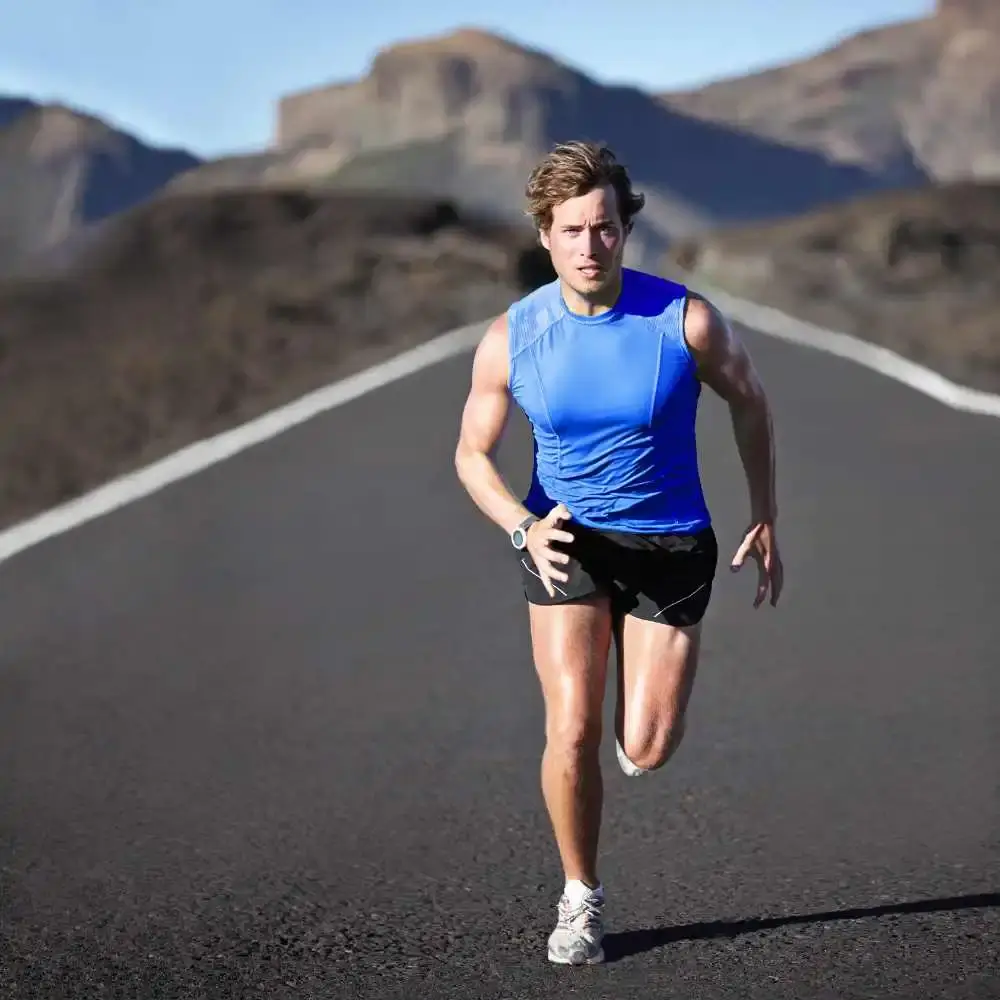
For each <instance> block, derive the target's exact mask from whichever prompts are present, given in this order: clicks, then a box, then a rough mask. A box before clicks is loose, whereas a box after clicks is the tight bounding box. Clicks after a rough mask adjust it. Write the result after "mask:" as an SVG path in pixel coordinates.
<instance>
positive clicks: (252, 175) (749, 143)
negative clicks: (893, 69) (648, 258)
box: [176, 29, 922, 255]
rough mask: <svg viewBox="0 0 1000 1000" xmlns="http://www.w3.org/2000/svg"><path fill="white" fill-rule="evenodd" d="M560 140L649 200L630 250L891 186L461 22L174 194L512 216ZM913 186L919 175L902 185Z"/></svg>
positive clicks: (392, 52)
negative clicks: (201, 191)
mask: <svg viewBox="0 0 1000 1000" xmlns="http://www.w3.org/2000/svg"><path fill="white" fill-rule="evenodd" d="M568 138H590V139H594V140H599V141H604V142H607V143H608V144H609V145H611V146H612V147H613V148H614V149H615V151H616V152H617V153H618V154H619V156H620V157H621V158H622V159H623V160H624V161H625V162H626V163H627V164H628V166H629V167H630V169H631V172H632V174H633V176H634V178H635V181H636V183H637V184H638V185H639V186H640V187H641V189H642V190H644V191H645V192H646V193H647V195H648V207H647V209H646V210H645V212H644V213H643V218H642V221H641V224H640V226H639V227H638V228H637V233H636V240H635V242H636V244H637V249H638V250H639V252H640V254H642V253H643V252H646V253H652V254H654V255H658V254H659V253H660V252H661V251H662V249H663V247H664V246H665V245H666V243H667V242H668V241H669V240H670V239H671V238H674V237H677V236H679V235H684V234H687V233H692V232H698V231H701V230H703V229H705V228H706V227H709V226H712V225H716V224H718V223H720V222H733V221H744V220H748V219H756V218H770V217H777V216H783V215H789V214H794V213H797V212H801V211H805V210H807V209H809V208H812V207H815V206H817V205H820V204H824V203H828V202H833V201H837V200H840V199H843V198H845V197H849V196H851V195H855V194H858V193H862V192H867V191H873V190H880V189H882V188H884V187H885V186H886V185H887V184H888V183H890V181H891V179H890V178H887V177H886V176H883V175H882V174H881V173H880V172H878V171H873V170H869V169H867V168H865V167H857V166H850V165H842V164H836V163H831V162H829V161H828V160H827V159H826V158H825V157H824V156H823V155H821V154H818V153H816V152H814V151H811V150H801V149H792V148H789V147H787V146H785V145H782V144H781V143H779V142H776V141H773V140H770V139H765V138H761V137H758V136H754V135H749V134H743V133H741V132H739V131H737V130H734V129H732V128H730V127H728V126H722V125H717V124H714V123H711V122H705V121H701V120H699V119H698V118H696V117H693V116H690V115H687V114H685V113H682V112H678V111H675V110H672V109H670V108H668V107H666V106H665V105H664V104H663V103H662V102H660V101H658V100H656V99H655V98H654V97H652V96H650V95H648V94H645V93H643V92H641V91H639V90H637V89H634V88H630V87H619V86H605V85H602V84H600V83H598V82H597V81H595V80H594V79H592V78H591V77H589V76H587V75H585V74H583V73H581V72H578V71H576V70H574V69H571V68H570V67H568V66H566V65H564V64H562V63H560V62H559V61H557V60H555V59H553V58H552V57H551V56H549V55H547V54H545V53H544V52H539V51H536V50H533V49H528V48H525V47H523V46H521V45H517V44H515V43H514V42H512V41H510V40H508V39H505V38H503V37H500V36H498V35H495V34H491V33H489V32H485V31H480V30H475V29H463V30H459V31H456V32H453V33H451V34H448V35H444V36H438V37H432V38H425V39H418V40H414V41H409V42H405V43H402V44H398V45H393V46H391V47H389V48H386V49H383V50H381V51H379V52H378V53H376V55H375V57H374V59H373V61H372V63H371V66H370V68H369V72H368V73H367V75H365V76H364V77H363V78H362V79H360V80H355V81H348V82H341V83H335V84H332V85H328V86H321V87H318V88H315V89H312V90H309V91H306V92H303V93H297V94H291V95H287V96H285V97H284V98H282V99H281V101H280V102H279V107H278V118H277V127H276V135H275V139H274V142H273V143H272V145H271V147H270V148H269V149H267V150H265V151H262V152H261V153H260V154H258V155H256V156H250V157H236V158H229V159H228V160H227V161H225V162H221V163H214V164H210V165H208V166H206V167H204V168H201V169H199V170H195V171H192V172H190V173H188V174H186V175H184V177H182V178H181V179H180V181H179V182H178V184H177V185H176V186H177V188H178V189H180V190H194V189H196V188H199V187H212V188H219V187H226V186H231V185H241V184H246V183H248V182H249V183H263V184H267V183H287V182H289V181H293V180H296V181H303V180H305V181H308V182H309V183H318V184H323V185H332V186H335V187H341V188H345V187H351V188H358V187H367V188H386V189H395V190H399V189H402V190H406V191H410V192H418V193H429V194H433V195H439V196H450V197H456V198H458V199H460V200H461V201H463V202H464V203H468V204H471V205H474V206H476V207H481V208H490V209H491V210H493V211H495V212H498V213H499V214H502V215H506V216H510V217H520V216H521V213H522V209H523V191H524V185H525V182H526V180H527V173H528V171H529V170H530V167H531V166H532V164H533V163H534V162H535V161H536V160H537V159H538V157H539V156H541V155H542V154H543V153H544V152H546V151H547V150H548V149H549V148H550V147H551V146H552V144H553V143H555V142H556V141H558V140H561V139H568ZM921 179H922V175H921V174H920V172H919V171H916V170H915V171H913V173H912V175H911V177H910V178H908V180H909V181H914V182H919V181H920V180H921Z"/></svg>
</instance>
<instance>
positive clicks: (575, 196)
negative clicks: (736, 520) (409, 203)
mask: <svg viewBox="0 0 1000 1000" xmlns="http://www.w3.org/2000/svg"><path fill="white" fill-rule="evenodd" d="M527 196H528V202H529V213H530V214H531V216H532V217H533V219H534V222H535V225H536V227H537V230H538V233H539V236H540V239H541V242H542V245H543V246H544V247H545V248H546V249H547V250H548V252H549V254H550V256H551V259H552V264H553V267H554V269H555V272H556V275H557V278H556V280H555V281H554V282H552V283H551V284H549V285H546V286H544V287H542V288H539V289H537V290H535V291H534V292H532V293H530V294H529V295H526V296H525V297H524V298H522V299H520V300H519V301H518V302H515V303H514V304H513V305H512V306H511V307H510V308H509V309H508V310H507V311H506V313H505V314H504V315H502V316H499V317H498V318H497V319H495V320H494V321H493V322H492V323H491V324H490V327H489V329H488V330H487V331H486V333H485V335H484V336H483V339H482V341H481V343H480V344H479V346H478V348H477V350H476V354H475V358H474V360H473V365H472V379H471V388H470V391H469V395H468V399H467V401H466V403H465V407H464V411H463V414H462V420H461V430H460V435H459V441H458V446H457V449H456V453H455V465H456V471H457V474H458V477H459V479H460V480H461V482H462V484H463V485H464V486H465V488H466V490H467V491H468V492H469V494H470V496H471V497H472V499H473V501H474V502H475V503H476V505H477V506H478V507H479V509H480V510H482V511H483V513H484V514H485V515H486V516H487V517H488V518H490V519H491V520H492V521H493V522H494V523H495V524H497V525H498V526H499V527H500V528H502V530H503V531H504V532H505V533H506V534H507V535H508V536H509V537H510V540H511V542H512V544H513V547H514V553H515V556H516V558H517V559H518V563H519V566H520V574H521V578H522V582H523V587H524V592H525V596H526V598H527V602H528V613H529V625H530V632H531V640H532V649H533V656H534V660H535V669H536V671H537V674H538V678H539V681H540V683H541V689H542V695H543V700H544V705H545V750H544V753H543V756H542V767H541V781H542V791H543V795H544V799H545V803H546V808H547V810H548V813H549V817H550V820H551V823H552V827H553V832H554V834H555V839H556V844H557V847H558V850H559V854H560V858H561V861H562V866H563V872H564V876H565V885H564V889H563V892H562V894H561V897H560V899H559V904H558V919H557V924H556V927H555V930H554V931H553V932H552V934H551V936H550V937H549V942H548V957H549V959H550V960H551V961H553V962H557V963H563V964H573V965H579V964H584V963H588V964H589V963H594V962H600V961H602V960H603V957H604V952H603V945H602V940H603V935H604V924H603V919H602V912H603V905H604V887H603V885H602V883H601V881H600V878H599V876H598V872H597V844H598V834H599V829H600V821H601V807H602V803H603V784H602V776H601V769H600V765H599V760H598V751H599V745H600V740H601V722H602V701H603V692H604V688H605V676H606V674H605V671H606V669H607V661H608V654H609V652H610V648H611V641H612V639H613V640H614V644H615V648H616V652H617V670H618V699H617V705H616V714H615V730H616V736H617V753H618V760H619V762H620V764H621V767H622V769H623V770H624V771H625V773H626V774H628V775H633V776H634V775H640V774H645V773H647V772H649V771H653V770H656V769H657V768H660V767H662V766H663V765H664V764H665V763H666V762H667V760H668V759H669V758H670V756H671V755H672V754H673V753H674V752H675V751H676V750H677V747H678V744H679V743H680V741H681V738H682V736H683V734H684V714H685V709H686V707H687V704H688V700H689V698H690V696H691V688H692V683H693V681H694V675H695V669H696V666H697V661H698V652H699V644H700V637H701V623H702V618H703V616H704V614H705V611H706V609H707V607H708V603H709V597H710V595H711V591H712V583H713V580H714V577H715V571H716V563H717V556H718V552H717V547H716V538H715V534H714V531H713V527H712V521H711V517H710V515H709V511H708V510H707V508H706V505H705V499H704V496H703V494H702V487H701V482H700V479H699V472H698V460H697V450H696V446H695V414H696V409H697V404H698V398H699V395H700V389H701V385H702V384H705V385H708V386H709V387H711V388H712V389H713V390H714V391H715V392H716V393H718V395H719V396H721V397H722V399H724V400H725V401H726V402H727V403H728V404H729V408H730V411H731V414H732V423H733V430H734V434H735V438H736V444H737V447H738V450H739V454H740V458H741V461H742V464H743V467H744V470H745V473H746V477H747V484H748V488H749V499H750V527H749V529H748V531H747V533H746V536H745V537H744V539H743V541H742V543H741V544H740V546H739V548H738V550H737V551H736V553H735V555H734V557H733V560H732V568H733V569H734V570H738V569H739V568H740V567H741V566H742V565H743V563H744V560H745V559H746V557H747V556H748V555H749V556H750V557H752V558H753V559H754V560H755V561H756V563H757V565H758V572H759V580H758V586H757V593H756V597H755V600H754V606H755V607H759V606H760V605H761V604H762V603H763V602H764V600H765V599H766V598H767V596H768V592H770V602H771V604H772V606H774V605H776V604H777V602H778V597H779V594H780V592H781V588H782V565H781V558H780V556H779V553H778V543H777V539H776V536H775V521H776V516H777V506H776V501H775V455H774V437H773V433H772V425H771V416H770V409H769V406H768V401H767V397H766V396H765V393H764V390H763V388H762V386H761V383H760V379H759V378H758V377H757V374H756V372H755V371H754V367H753V364H752V362H751V359H750V357H749V356H748V354H747V351H746V349H745V347H744V346H743V345H742V344H741V343H740V341H739V339H738V338H737V336H736V334H735V333H734V332H733V330H732V329H731V328H730V327H729V325H728V324H727V323H726V321H725V320H724V319H723V317H722V316H721V315H720V314H719V312H718V311H717V310H716V309H715V308H714V307H713V306H712V305H711V304H710V303H709V302H707V301H706V300H705V299H704V298H702V297H701V296H699V295H697V294H694V293H692V292H690V291H688V290H687V289H685V288H684V287H683V286H681V285H678V284H675V283H673V282H669V281H666V280H665V279H662V278H659V277H656V276H654V275H650V274H645V273H643V272H640V271H637V270H633V269H630V268H625V267H624V266H623V263H622V259H623V253H624V250H625V245H626V241H627V238H628V234H629V233H630V232H631V230H632V225H633V222H634V219H635V217H636V215H637V214H638V212H639V211H641V209H642V206H643V203H644V197H643V196H642V195H640V194H636V193H634V192H633V190H632V186H631V182H630V180H629V177H628V173H627V171H626V170H625V168H624V167H623V166H622V165H620V164H619V163H617V162H616V159H615V157H614V155H613V153H612V152H611V151H610V150H608V149H606V148H603V147H600V146H596V145H593V144H589V143H581V142H570V143H564V144H560V145H558V146H557V147H556V148H555V149H553V150H552V152H551V153H549V155H548V156H546V157H545V158H544V159H543V160H542V161H541V162H540V163H539V164H538V166H537V167H536V168H535V169H534V171H532V174H531V177H530V179H529V182H528V187H527ZM511 400H513V401H515V402H516V403H517V404H518V405H519V406H520V407H521V409H522V410H523V412H524V413H525V415H526V416H527V418H528V420H529V421H530V423H531V428H532V432H533V440H534V459H533V469H532V479H531V486H530V488H529V490H528V493H527V496H526V497H525V498H524V499H523V501H520V500H518V499H517V498H515V497H514V496H513V495H512V493H511V492H510V490H509V489H508V488H507V486H506V485H505V483H504V481H503V479H502V478H501V476H500V475H499V473H498V471H497V469H496V465H495V463H494V459H493V455H494V451H495V448H496V446H497V444H498V443H499V440H500V437H501V435H502V433H503V429H504V427H505V424H506V420H507V416H508V412H509V406H510V402H511Z"/></svg>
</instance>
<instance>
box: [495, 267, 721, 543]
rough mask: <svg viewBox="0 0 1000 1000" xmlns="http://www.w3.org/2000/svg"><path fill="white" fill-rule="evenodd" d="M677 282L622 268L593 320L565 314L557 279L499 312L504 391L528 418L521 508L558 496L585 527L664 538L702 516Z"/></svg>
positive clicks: (537, 510) (690, 365) (542, 507)
mask: <svg viewBox="0 0 1000 1000" xmlns="http://www.w3.org/2000/svg"><path fill="white" fill-rule="evenodd" d="M686 294H687V289H686V288H685V287H684V286H683V285H678V284H675V283H674V282H671V281H667V280H666V279H664V278H659V277H657V276H655V275H651V274H646V273H644V272H642V271H635V270H632V269H630V268H625V269H623V283H622V291H621V295H620V296H619V298H618V302H617V304H616V305H615V306H614V308H612V309H610V310H608V311H607V312H605V313H602V314H601V315H599V316H578V315H576V314H575V313H572V312H570V311H569V309H568V308H567V307H566V304H565V302H564V301H563V297H562V294H561V291H560V287H559V283H558V281H554V282H552V283H551V284H548V285H544V286H542V287H541V288H538V289H536V290H535V291H533V292H531V293H530V294H528V295H526V296H524V297H523V298H522V299H520V300H519V301H517V302H515V303H514V304H513V305H512V306H511V307H510V308H509V309H508V311H507V321H508V330H509V334H508V336H509V351H510V353H509V361H510V374H509V378H508V384H509V387H510V391H511V394H512V396H513V398H514V400H515V401H516V402H517V404H518V405H519V406H520V408H521V409H522V411H523V412H524V414H525V416H526V417H527V418H528V421H529V423H530V424H531V429H532V436H533V457H532V473H531V486H530V488H529V489H528V494H527V496H526V497H525V498H524V500H523V503H524V506H525V507H527V508H528V510H530V511H531V512H532V513H533V514H536V515H538V516H539V517H543V516H544V515H545V514H546V513H548V511H550V510H551V509H552V508H553V507H554V506H555V505H556V504H558V503H564V504H565V505H566V507H567V508H568V509H569V511H570V513H571V514H572V515H573V517H574V519H575V520H576V521H579V522H580V523H581V524H583V525H586V526H589V527H592V528H603V529H606V530H613V531H627V532H639V533H646V534H665V533H669V532H678V533H686V532H694V531H699V530H701V529H702V528H705V527H707V526H708V525H709V524H710V523H711V518H710V516H709V511H708V508H707V506H706V504H705V497H704V494H703V491H702V484H701V479H700V476H699V470H698V453H697V447H696V444H695V418H696V414H697V408H698V399H699V396H700V394H701V383H700V381H699V380H698V379H697V377H696V375H695V365H694V359H693V357H692V355H691V353H690V350H689V348H688V345H687V341H686V340H685V338H684V303H685V298H686Z"/></svg>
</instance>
